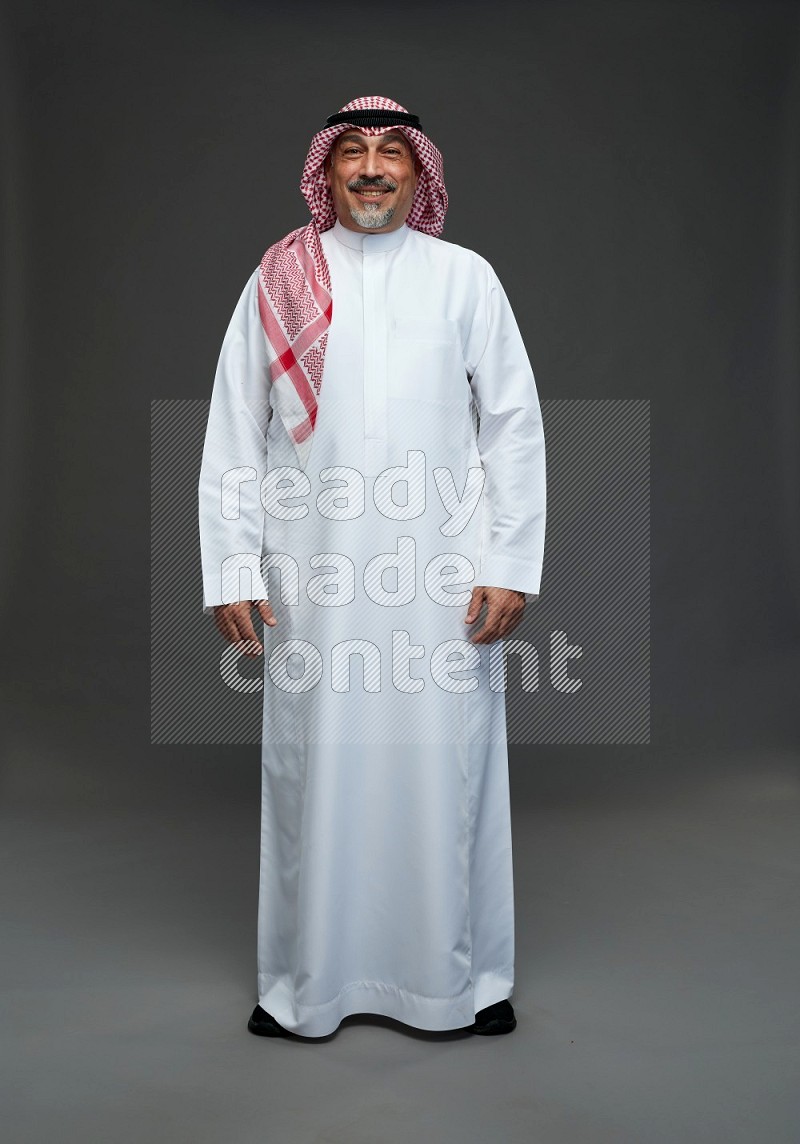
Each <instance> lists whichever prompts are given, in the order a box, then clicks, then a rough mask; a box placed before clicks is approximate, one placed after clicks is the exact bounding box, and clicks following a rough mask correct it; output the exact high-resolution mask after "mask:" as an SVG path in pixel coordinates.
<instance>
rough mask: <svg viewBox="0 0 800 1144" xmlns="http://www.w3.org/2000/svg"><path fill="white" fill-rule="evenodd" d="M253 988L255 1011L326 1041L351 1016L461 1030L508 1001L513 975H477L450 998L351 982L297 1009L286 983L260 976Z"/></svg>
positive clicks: (506, 972)
mask: <svg viewBox="0 0 800 1144" xmlns="http://www.w3.org/2000/svg"><path fill="white" fill-rule="evenodd" d="M258 989H259V998H258V1003H259V1005H260V1006H261V1008H262V1009H264V1010H266V1012H267V1013H270V1014H271V1015H272V1016H273V1017H274V1018H275V1020H276V1021H277V1022H278V1024H279V1025H282V1026H283V1028H284V1029H287V1030H288V1031H289V1032H295V1031H299V1030H300V1029H302V1033H300V1035H301V1036H304V1037H327V1036H328V1035H329V1034H330V1033H334V1032H335V1031H336V1030H337V1028H338V1027H339V1024H340V1023H341V1022H342V1021H343V1020H344V1018H345V1017H349V1016H351V1015H352V1014H356V1013H368V1014H370V1015H379V1016H382V1017H391V1018H393V1019H394V1020H396V1021H400V1022H402V1024H404V1025H411V1026H412V1027H413V1028H415V1029H424V1030H426V1031H428V1032H446V1031H448V1030H453V1029H464V1028H467V1027H468V1026H469V1025H471V1024H472V1023H473V1022H474V1020H475V1014H476V1013H479V1012H480V1010H481V1009H485V1008H486V1007H487V1006H488V1005H494V1004H495V1003H496V1002H497V1001H503V1000H506V999H507V998H509V997H510V996H511V994H512V993H513V991H514V970H513V967H509V968H508V969H505V970H501V971H499V972H498V971H491V972H486V973H481V974H479V975H478V977H477V978H476V979H475V981H474V982H473V983H472V984H471V985H470V986H468V987H467V988H466V989H465V990H464V991H463V992H462V993H460V994H458V996H456V997H425V996H423V995H422V994H420V993H410V992H409V991H408V990H407V989H401V988H400V987H399V986H397V985H392V984H390V983H388V982H384V981H351V982H350V983H349V984H348V985H345V986H344V988H343V989H341V990H340V991H339V994H338V995H337V996H336V997H334V998H333V999H332V1000H331V1001H326V1002H324V1003H323V1004H321V1005H300V1004H298V1003H297V1002H296V1001H295V999H294V992H293V990H292V989H291V987H290V986H289V985H288V984H287V983H286V981H284V980H282V979H280V978H276V977H270V976H268V975H266V974H259V975H258Z"/></svg>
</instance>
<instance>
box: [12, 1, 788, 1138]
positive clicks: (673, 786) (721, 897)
mask: <svg viewBox="0 0 800 1144" xmlns="http://www.w3.org/2000/svg"><path fill="white" fill-rule="evenodd" d="M799 25H800V6H798V5H797V4H794V3H792V4H776V3H727V4H723V3H704V2H695V3H689V4H682V3H671V2H669V3H653V2H647V0H643V2H638V3H625V4H620V3H587V4H576V3H569V2H565V3H558V4H555V3H531V4H526V5H524V6H515V5H511V4H506V3H494V4H491V5H486V4H463V5H457V6H452V7H444V6H439V7H436V8H434V9H429V8H426V7H424V6H422V5H417V4H411V5H406V6H404V7H402V8H401V7H399V6H397V5H395V6H390V7H388V8H386V7H383V8H376V7H373V6H365V5H363V4H362V5H357V6H352V7H350V6H344V5H327V6H322V5H303V6H302V7H299V8H297V9H296V10H295V11H294V12H292V13H290V14H285V13H284V14H281V13H280V12H279V11H278V10H277V9H273V8H272V6H271V5H269V4H257V3H254V2H249V3H245V2H239V3H232V2H230V0H228V2H226V3H224V4H223V3H212V2H210V0H206V2H202V3H196V4H189V3H185V2H184V3H179V2H178V0H168V2H167V3H159V4H155V3H138V4H133V3H128V4H126V3H120V2H118V0H112V2H108V3H105V4H100V3H98V2H90V3H84V4H65V3H56V2H54V0H53V2H51V3H35V2H30V0H29V2H28V3H26V4H23V3H21V2H19V0H13V2H12V3H7V4H6V5H5V7H4V10H3V15H2V29H1V30H2V33H3V46H2V52H3V56H2V60H0V77H1V78H0V82H1V83H2V85H3V87H2V91H0V115H1V116H2V121H1V122H0V146H1V147H2V158H3V160H4V162H3V164H2V170H3V176H2V179H3V181H2V239H3V295H2V335H3V337H2V354H3V361H2V366H3V391H2V399H3V410H2V413H3V418H2V433H3V452H2V464H3V480H4V485H3V487H4V489H5V495H4V496H3V497H2V498H0V512H1V513H2V522H1V524H2V536H3V545H2V564H0V575H1V576H2V601H3V620H4V623H3V635H4V650H5V652H6V655H5V657H4V662H5V671H4V680H3V691H2V695H3V727H4V739H3V754H4V799H3V804H4V814H5V819H6V821H5V823H4V827H3V838H4V843H5V847H6V848H7V849H6V856H5V860H4V862H3V866H2V869H3V877H4V880H6V881H7V891H6V898H5V901H6V909H5V914H6V916H5V919H4V936H5V939H6V940H5V942H4V950H3V958H4V965H3V972H2V998H0V1000H2V1005H3V1011H4V1014H5V1020H4V1024H3V1027H4V1030H5V1038H4V1040H5V1046H6V1047H7V1051H8V1054H9V1055H8V1063H7V1064H6V1067H5V1068H4V1070H3V1072H4V1077H5V1079H6V1082H7V1083H8V1092H7V1094H5V1096H4V1100H3V1107H4V1119H5V1121H6V1124H7V1125H10V1131H11V1137H12V1138H13V1139H14V1140H15V1141H19V1142H27V1141H37V1142H38V1141H41V1140H43V1139H49V1138H57V1139H59V1140H62V1141H72V1140H75V1141H78V1140H81V1141H84V1140H86V1139H104V1140H113V1141H129V1140H130V1141H137V1142H138V1141H141V1140H151V1141H159V1142H160V1141H165V1142H166V1141H169V1142H170V1144H172V1142H181V1141H190V1140H191V1141H193V1142H196V1141H206V1140H208V1141H215V1142H218V1141H220V1140H226V1141H231V1142H232V1144H240V1142H241V1144H245V1142H249V1141H256V1140H259V1141H260V1140H263V1139H264V1137H265V1136H267V1135H269V1134H270V1133H271V1132H275V1133H276V1135H281V1138H283V1139H290V1140H297V1141H310V1140H314V1141H321V1142H333V1141H338V1140H347V1141H351V1142H352V1141H356V1142H360V1141H365V1142H366V1141H374V1140H376V1139H380V1140H382V1141H391V1142H393V1141H395V1140H396V1141H406V1140H408V1139H409V1138H410V1137H411V1136H412V1135H414V1134H416V1135H417V1136H419V1137H421V1138H423V1139H431V1140H433V1139H435V1140H437V1141H447V1142H449V1141H451V1140H452V1141H455V1140H470V1139H476V1140H477V1139H485V1138H487V1137H488V1136H489V1135H490V1134H491V1135H493V1136H494V1137H496V1138H499V1139H502V1140H505V1141H514V1142H516V1141H523V1140H525V1141H528V1140H531V1139H534V1140H536V1141H537V1144H567V1142H570V1144H571V1142H573V1141H580V1142H585V1144H604V1142H605V1141H608V1142H609V1144H611V1142H613V1144H619V1142H620V1141H639V1140H645V1139H646V1140H648V1141H664V1142H665V1144H666V1142H669V1144H672V1142H673V1141H675V1140H676V1139H687V1140H692V1141H721V1142H722V1141H725V1142H726V1144H731V1142H738V1141H741V1142H742V1144H744V1142H747V1144H751V1142H752V1140H754V1139H759V1140H761V1141H769V1142H780V1144H784V1142H786V1144H788V1142H789V1141H794V1140H795V1139H796V1138H797V1121H798V1107H797V1103H798V1102H797V1097H796V1094H795V1087H796V1086H795V1084H794V1078H795V1076H796V1074H797V1069H798V1030H797V1022H796V1017H795V1012H796V1004H795V1002H796V965H797V959H798V953H800V943H798V918H797V909H796V886H797V874H798V868H799V867H800V859H799V857H798V852H797V833H798V832H797V810H798V803H800V782H799V781H798V769H797V759H798V751H797V746H798V736H797V680H798V666H799V663H798V661H799V660H800V656H799V655H798V643H800V640H798V636H799V635H800V597H799V591H798V585H800V547H799V543H800V542H799V541H798V530H797V509H798V490H799V489H800V476H799V468H798V466H799V465H800V460H799V458H800V451H798V440H797V436H798V434H797V429H798V421H799V420H800V418H799V417H798V414H799V412H800V410H798V405H799V404H800V389H799V387H798V357H799V355H798V328H797V302H798V282H797V268H798V265H799V262H798V245H799V243H798V211H797V206H798V190H799V189H800V188H799V186H798V183H799V182H800V180H799V178H798V175H799V174H800V162H799V160H800V155H799V154H798V147H799V145H800V130H798V128H799V126H800V123H799V120H800V115H799V114H798V112H799V111H800V36H799V32H800V27H799ZM373 93H381V94H386V95H389V96H391V97H392V98H395V99H398V100H399V101H400V102H401V103H403V104H404V105H405V106H407V107H408V108H410V109H411V110H412V111H415V112H417V113H418V114H419V115H420V116H421V118H422V121H423V124H424V126H425V128H426V130H427V131H428V132H429V133H430V135H431V136H432V137H433V138H434V140H435V141H436V142H437V144H438V145H439V146H440V147H441V149H442V152H443V154H444V159H445V174H446V179H447V186H448V190H449V193H450V196H451V203H452V206H451V208H450V211H449V214H448V220H447V226H446V229H445V232H444V236H443V237H445V238H446V239H448V240H449V241H452V242H457V243H462V244H464V245H466V246H470V247H472V248H474V249H476V250H478V251H479V252H480V253H481V254H482V255H484V257H486V258H488V259H489V261H490V262H491V263H492V264H493V265H494V267H495V269H496V270H497V272H498V274H499V275H500V278H501V280H502V281H503V283H504V285H505V287H506V290H507V292H508V294H509V297H510V299H511V302H512V305H513V306H514V309H515V312H516V314H517V317H518V320H519V324H520V327H521V329H522V332H523V335H524V337H525V341H526V344H527V346H528V349H529V353H530V356H531V360H532V363H533V366H534V371H535V373H536V378H537V382H538V385H539V388H540V392H541V394H542V395H543V396H545V397H549V398H558V397H562V398H587V397H588V398H609V397H615V398H625V397H631V398H649V399H650V400H651V402H652V406H651V413H652V448H653V452H652V479H653V486H652V527H653V531H652V585H651V586H652V726H651V734H652V741H651V743H650V744H649V745H647V746H614V747H611V746H606V747H600V746H595V747H591V746H585V747H580V748H578V747H564V746H562V747H546V746H535V745H531V746H527V747H521V746H518V747H513V748H512V750H511V768H512V773H511V778H512V805H513V815H514V864H515V884H516V908H517V985H516V990H515V995H514V1003H515V1006H516V1009H517V1015H518V1018H519V1027H518V1029H517V1030H516V1032H515V1033H514V1034H513V1035H512V1036H511V1037H507V1038H474V1037H469V1036H461V1035H459V1034H453V1035H452V1036H450V1035H438V1036H434V1035H425V1034H417V1033H414V1032H412V1031H410V1030H408V1029H405V1028H404V1027H402V1026H398V1025H395V1024H393V1023H392V1022H388V1021H383V1020H381V1019H378V1018H369V1017H364V1018H348V1020H347V1021H346V1022H345V1023H344V1024H343V1025H342V1027H341V1028H340V1030H339V1032H338V1033H337V1034H336V1035H335V1036H333V1037H332V1038H328V1039H326V1040H325V1041H323V1042H322V1043H315V1042H309V1043H302V1042H287V1041H278V1042H272V1041H261V1040H257V1039H256V1038H253V1037H250V1036H249V1035H248V1034H247V1032H246V1030H245V1028H244V1024H245V1021H246V1018H247V1015H248V1014H249V1011H250V1009H251V1008H252V1005H253V1004H254V1002H255V997H254V988H255V932H256V931H255V906H256V893H257V864H258V783H259V771H258V751H257V748H256V747H254V746H232V747H228V748H225V747H220V746H213V747H211V746H208V747H202V746H186V747H177V746H170V747H165V746H162V747H154V746H151V744H150V741H149V651H150V649H149V638H150V632H149V539H150V538H149V412H150V402H151V400H152V399H153V398H207V397H208V396H209V395H210V386H211V381H212V377H213V371H214V367H215V364H216V358H217V355H218V352H219V346H220V343H221V340H222V336H223V334H224V331H225V328H226V326H227V323H228V320H229V317H230V314H231V312H232V309H233V306H234V305H235V302H236V299H237V298H238V296H239V293H240V292H241V289H242V287H243V284H244V282H245V280H246V277H247V275H248V274H249V273H250V272H251V271H252V270H253V269H254V267H255V265H256V264H257V262H258V260H259V258H260V257H261V254H262V253H263V251H264V249H265V248H266V247H267V246H268V245H269V244H270V243H272V242H273V241H275V240H276V239H277V238H279V237H281V236H282V235H283V234H285V233H286V232H287V231H288V230H290V229H292V228H294V227H296V226H299V225H301V224H302V223H303V222H304V221H305V220H306V218H307V215H306V212H305V204H304V203H303V200H302V199H301V197H300V195H299V192H298V190H297V184H298V182H299V178H300V171H301V168H302V163H303V159H304V156H305V152H306V148H307V145H308V141H309V139H310V136H311V134H312V133H313V132H314V131H315V130H316V129H317V128H318V127H319V126H320V125H321V124H322V122H323V121H324V118H325V116H326V115H328V114H330V113H331V112H332V111H334V110H337V109H338V108H339V107H340V106H341V105H342V104H343V103H345V102H346V101H347V100H349V99H351V98H352V97H354V96H356V95H364V94H373ZM198 574H199V570H198ZM198 583H199V581H198V582H192V583H190V584H187V585H186V586H185V591H186V593H189V594H191V596H192V597H193V598H196V596H197V592H198ZM175 640H176V641H180V640H181V631H180V630H179V629H178V630H176V631H175Z"/></svg>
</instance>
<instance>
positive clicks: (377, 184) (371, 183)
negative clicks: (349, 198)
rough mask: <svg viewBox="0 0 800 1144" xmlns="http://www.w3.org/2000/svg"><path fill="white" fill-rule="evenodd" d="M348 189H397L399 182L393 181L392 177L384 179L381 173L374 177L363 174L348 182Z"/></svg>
mask: <svg viewBox="0 0 800 1144" xmlns="http://www.w3.org/2000/svg"><path fill="white" fill-rule="evenodd" d="M347 189H348V191H367V190H369V191H376V190H383V191H396V190H397V183H393V182H392V180H391V179H384V178H383V177H382V176H380V175H376V176H375V177H374V178H372V179H368V178H367V177H366V176H365V175H362V176H360V177H359V178H358V179H351V180H350V182H349V183H348V184H347Z"/></svg>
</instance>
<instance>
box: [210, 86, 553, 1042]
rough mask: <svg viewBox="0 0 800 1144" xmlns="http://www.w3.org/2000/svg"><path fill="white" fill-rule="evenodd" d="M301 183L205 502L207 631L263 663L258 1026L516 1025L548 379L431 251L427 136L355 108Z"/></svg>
mask: <svg viewBox="0 0 800 1144" xmlns="http://www.w3.org/2000/svg"><path fill="white" fill-rule="evenodd" d="M300 188H301V191H302V193H303V195H304V196H305V198H306V201H307V203H308V205H309V207H310V210H311V215H312V221H311V222H310V223H309V224H308V225H307V226H305V227H302V228H300V229H298V230H295V231H293V232H292V233H291V234H288V235H287V236H286V237H285V238H284V239H282V240H281V241H279V242H277V243H275V244H274V245H273V246H271V247H270V248H269V249H268V250H267V252H266V254H265V255H264V257H263V259H262V260H261V263H260V265H259V266H258V267H257V268H256V269H255V270H254V272H253V274H252V275H251V276H250V278H249V280H248V282H247V284H246V286H245V288H244V291H243V293H242V295H241V298H240V299H239V303H238V305H237V307H236V310H235V312H234V314H233V317H232V319H231V322H230V325H229V327H228V331H227V333H226V335H225V339H224V341H223V345H222V351H221V354H220V358H219V365H218V368H217V373H216V377H215V381H214V389H213V394H212V399H211V408H210V414H209V420H208V428H207V433H206V440H205V448H204V452H203V461H202V467H201V473H200V483H199V508H200V539H201V550H202V565H203V584H204V611H206V612H210V611H211V610H212V609H213V612H214V618H215V621H216V624H217V627H218V628H219V630H220V632H221V634H222V635H223V636H224V637H225V639H226V640H228V641H230V642H231V643H233V644H236V645H238V646H239V647H240V648H241V650H242V653H243V654H249V655H262V654H263V655H264V722H263V739H262V807H261V868H260V888H259V918H258V1000H259V1004H258V1005H257V1006H256V1008H255V1010H254V1012H253V1014H252V1016H251V1018H250V1021H249V1024H248V1028H249V1029H250V1031H251V1032H253V1033H257V1034H261V1035H266V1036H275V1035H280V1034H282V1033H283V1032H285V1031H287V1030H289V1031H291V1032H293V1033H298V1034H300V1035H303V1036H310V1037H319V1036H325V1035H327V1034H329V1033H332V1032H333V1031H334V1030H335V1029H336V1028H337V1027H338V1026H339V1024H340V1022H341V1020H342V1018H344V1017H346V1016H347V1015H348V1014H351V1013H379V1014H383V1015H385V1016H388V1017H393V1018H395V1019H397V1020H398V1021H401V1022H404V1023H406V1024H408V1025H412V1026H415V1027H417V1028H420V1029H430V1030H445V1029H459V1028H468V1029H471V1030H472V1031H473V1032H476V1033H505V1032H510V1031H511V1030H512V1029H513V1028H514V1026H515V1024H516V1019H515V1016H514V1011H513V1008H512V1006H511V1003H510V1001H509V997H510V996H511V994H512V992H513V986H514V901H513V882H512V860H511V822H510V807H509V784H508V749H507V741H506V722H505V693H504V690H503V685H504V676H503V651H504V644H503V638H504V637H506V636H508V635H509V634H510V633H511V632H512V631H513V630H514V628H515V627H516V626H517V625H518V624H519V622H520V620H521V618H522V614H523V610H524V607H525V603H526V600H527V599H535V598H536V597H537V595H538V592H539V585H540V578H541V570H542V559H543V552H544V534H545V449H544V437H543V431H542V418H541V413H540V408H539V401H538V396H537V390H536V385H535V381H534V376H533V373H532V371H531V367H530V364H529V362H528V358H527V356H526V353H525V348H524V346H523V343H522V339H521V336H520V333H519V330H518V327H517V324H516V322H515V320H514V316H513V314H512V311H511V307H510V305H509V302H508V299H507V298H506V295H505V293H504V291H503V288H502V286H501V285H500V282H499V281H498V279H497V276H496V275H495V273H494V271H493V270H492V268H491V266H490V265H489V264H488V262H486V261H485V260H484V259H483V258H481V257H480V255H478V254H475V253H473V252H472V251H471V250H467V249H465V248H464V247H460V246H455V245H453V244H451V243H447V242H443V241H442V240H441V239H439V237H438V236H439V234H440V233H441V231H442V227H443V224H444V217H445V212H446V209H447V192H446V190H445V186H444V181H443V174H442V158H441V155H440V153H439V151H438V150H437V148H436V147H435V146H434V145H433V143H432V142H431V140H430V139H429V138H428V137H427V136H426V135H425V134H424V132H423V130H422V127H421V125H420V122H419V120H418V118H417V117H416V116H415V115H411V114H409V113H408V112H407V111H406V110H405V108H403V107H401V106H400V105H399V104H397V103H395V102H393V101H392V100H389V99H385V98H383V97H380V96H370V97H362V98H359V99H355V100H353V101H352V102H351V103H348V104H347V105H346V106H345V107H344V108H342V110H341V111H340V112H338V113H337V114H335V115H332V116H331V117H330V118H329V119H328V121H327V124H326V126H325V127H324V128H323V129H322V130H321V131H319V132H318V133H317V134H316V135H315V136H314V138H313V139H312V141H311V148H310V150H309V153H308V158H307V159H306V163H305V167H304V170H303V177H302V181H301V184H300ZM270 572H272V576H270ZM276 572H277V575H276ZM254 609H255V610H257V612H258V614H259V615H260V617H261V619H262V620H263V622H264V629H263V644H262V642H261V640H260V639H259V636H258V634H257V632H256V630H255V628H254V626H253V618H254V616H253V610H254Z"/></svg>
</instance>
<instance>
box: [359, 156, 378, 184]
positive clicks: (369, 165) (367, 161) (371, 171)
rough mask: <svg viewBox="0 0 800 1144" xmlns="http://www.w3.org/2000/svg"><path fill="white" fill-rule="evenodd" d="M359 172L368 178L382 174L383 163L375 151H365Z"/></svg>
mask: <svg viewBox="0 0 800 1144" xmlns="http://www.w3.org/2000/svg"><path fill="white" fill-rule="evenodd" d="M361 173H362V174H363V175H366V177H367V178H368V179H374V178H377V176H378V175H382V174H383V163H382V161H381V157H380V155H379V154H378V152H377V151H367V153H366V154H365V156H364V162H363V163H362V165H361Z"/></svg>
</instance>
